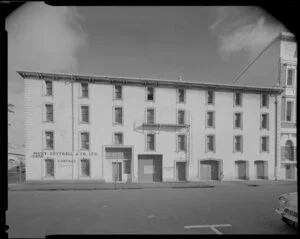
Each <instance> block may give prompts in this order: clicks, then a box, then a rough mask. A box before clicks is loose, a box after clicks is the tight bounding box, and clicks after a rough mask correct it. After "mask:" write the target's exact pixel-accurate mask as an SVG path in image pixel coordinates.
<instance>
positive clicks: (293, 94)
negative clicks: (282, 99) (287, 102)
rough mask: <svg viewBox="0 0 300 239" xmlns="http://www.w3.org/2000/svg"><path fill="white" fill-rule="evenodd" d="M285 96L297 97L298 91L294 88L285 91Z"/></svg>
mask: <svg viewBox="0 0 300 239" xmlns="http://www.w3.org/2000/svg"><path fill="white" fill-rule="evenodd" d="M285 94H286V95H289V96H295V95H296V90H295V89H293V88H286V89H285Z"/></svg>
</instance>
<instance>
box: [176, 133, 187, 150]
mask: <svg viewBox="0 0 300 239" xmlns="http://www.w3.org/2000/svg"><path fill="white" fill-rule="evenodd" d="M178 149H179V150H185V136H184V135H178Z"/></svg>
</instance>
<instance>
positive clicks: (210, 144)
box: [207, 135, 214, 151]
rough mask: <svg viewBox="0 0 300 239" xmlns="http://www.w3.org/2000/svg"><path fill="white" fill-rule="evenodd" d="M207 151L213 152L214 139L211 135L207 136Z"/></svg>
mask: <svg viewBox="0 0 300 239" xmlns="http://www.w3.org/2000/svg"><path fill="white" fill-rule="evenodd" d="M207 149H208V151H214V137H213V136H212V135H210V136H207Z"/></svg>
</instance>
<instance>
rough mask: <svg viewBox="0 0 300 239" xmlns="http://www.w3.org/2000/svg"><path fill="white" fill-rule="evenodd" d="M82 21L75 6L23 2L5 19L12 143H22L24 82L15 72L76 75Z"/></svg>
mask: <svg viewBox="0 0 300 239" xmlns="http://www.w3.org/2000/svg"><path fill="white" fill-rule="evenodd" d="M82 21H84V18H83V17H82V16H81V15H80V14H79V13H78V12H77V9H76V8H75V7H52V6H48V5H46V4H44V3H43V2H31V3H25V4H24V5H23V6H22V7H21V8H19V9H17V10H16V11H15V12H14V13H12V14H11V15H10V16H9V17H8V18H7V19H6V30H7V33H8V102H9V103H12V104H14V105H15V107H14V110H15V113H14V114H11V115H10V116H9V120H10V122H11V124H12V126H10V127H9V141H10V142H11V143H12V144H14V145H22V144H24V123H23V121H24V116H23V115H24V93H23V92H24V82H23V79H22V78H21V77H20V76H19V75H18V74H17V73H16V70H32V71H54V72H76V70H77V68H78V64H79V63H78V52H79V50H81V49H83V48H84V47H86V46H87V43H88V42H87V41H88V35H87V34H86V33H85V32H84V31H83V30H82V28H81V23H82ZM15 148H16V147H15ZM20 150H24V149H23V148H21V149H20ZM17 151H18V149H17Z"/></svg>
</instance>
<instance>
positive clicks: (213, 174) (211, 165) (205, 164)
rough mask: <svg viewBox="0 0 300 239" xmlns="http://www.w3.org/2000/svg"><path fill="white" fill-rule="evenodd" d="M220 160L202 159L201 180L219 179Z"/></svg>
mask: <svg viewBox="0 0 300 239" xmlns="http://www.w3.org/2000/svg"><path fill="white" fill-rule="evenodd" d="M219 178H220V162H219V161H217V160H202V161H200V179H201V180H219Z"/></svg>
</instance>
